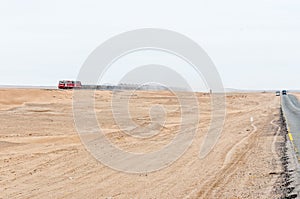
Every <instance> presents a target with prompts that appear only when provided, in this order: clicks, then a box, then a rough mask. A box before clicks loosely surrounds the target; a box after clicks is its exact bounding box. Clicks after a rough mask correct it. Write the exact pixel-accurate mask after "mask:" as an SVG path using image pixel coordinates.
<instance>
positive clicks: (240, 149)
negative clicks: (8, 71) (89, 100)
mask: <svg viewBox="0 0 300 199" xmlns="http://www.w3.org/2000/svg"><path fill="white" fill-rule="evenodd" d="M83 92H84V91H83ZM111 95H112V93H111V91H96V92H95V98H96V103H95V112H96V114H97V116H99V117H98V118H99V123H101V124H102V127H103V129H104V133H105V136H106V139H109V140H110V141H111V142H112V143H113V144H114V145H116V146H118V147H119V148H121V149H123V150H127V151H132V152H140V153H147V152H149V151H153V150H157V149H160V148H162V147H163V146H164V145H165V144H167V143H169V142H170V141H172V139H173V138H174V136H175V134H176V132H177V131H178V129H179V126H180V121H181V120H180V109H178V107H176V104H178V103H177V100H176V97H175V96H174V95H173V94H172V93H169V92H167V91H156V92H154V91H147V92H146V91H138V92H136V94H135V96H134V97H133V98H131V99H130V104H129V106H130V107H131V108H130V110H131V111H132V113H131V116H132V120H133V121H134V122H136V123H137V124H138V125H140V126H147V125H149V124H150V123H151V118H150V115H149V107H151V105H152V104H160V105H162V106H163V107H164V108H165V112H166V116H165V118H166V119H165V120H166V121H165V125H164V126H163V128H161V132H160V133H159V134H158V135H156V136H153V137H151V138H149V139H142V140H141V139H138V138H133V137H131V136H130V135H128V134H125V133H123V132H122V130H120V129H119V128H118V125H117V124H116V123H115V122H114V119H113V115H112V111H111V108H110V101H111ZM72 97H73V91H71V90H55V89H54V90H46V89H44V90H43V89H1V90H0V123H1V125H0V198H276V197H280V190H279V191H278V186H279V184H280V183H281V180H282V179H281V176H280V173H281V172H282V171H283V168H282V164H281V160H280V150H279V147H278V146H279V145H280V144H281V143H283V142H284V138H283V135H281V134H280V125H279V119H280V112H279V108H280V97H276V96H275V94H273V93H236V94H234V93H229V94H227V96H226V118H225V123H224V127H223V131H222V133H221V135H220V137H219V140H218V142H217V144H216V145H215V147H214V148H213V150H212V151H211V152H210V153H209V154H208V155H207V156H206V157H205V158H202V159H200V158H199V150H200V146H201V144H202V142H203V141H204V138H205V136H206V133H207V130H208V128H209V125H210V118H211V114H210V97H209V95H207V94H201V93H197V98H198V101H199V107H198V109H199V113H200V120H199V125H198V127H197V129H196V134H195V137H194V139H193V142H192V144H191V146H190V147H189V148H188V149H187V150H186V152H185V153H184V154H183V155H182V156H181V157H180V158H179V159H178V160H177V161H175V162H174V163H173V164H171V165H170V166H168V167H166V168H164V169H161V170H158V171H155V172H149V173H147V172H145V173H139V174H128V173H125V172H120V171H116V170H114V169H112V168H110V167H108V166H105V165H103V164H102V163H101V162H99V161H97V160H96V159H95V158H94V157H93V156H92V155H91V154H90V153H89V152H88V151H87V150H86V148H85V146H84V145H83V144H82V142H81V139H80V136H79V135H78V133H77V131H76V127H75V124H74V118H73V111H72ZM83 113H84V110H83ZM251 117H252V118H253V122H251V121H250V118H251Z"/></svg>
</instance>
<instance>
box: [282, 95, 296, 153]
mask: <svg viewBox="0 0 300 199" xmlns="http://www.w3.org/2000/svg"><path fill="white" fill-rule="evenodd" d="M281 103H282V109H283V112H284V115H285V117H286V120H287V124H288V128H289V131H290V133H291V135H292V139H293V143H294V145H295V147H296V148H297V149H298V151H299V149H300V102H299V100H298V99H297V98H296V97H295V96H294V95H291V94H289V95H283V96H282V100H281ZM297 156H298V158H299V154H297Z"/></svg>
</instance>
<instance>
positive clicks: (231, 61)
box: [0, 0, 300, 89]
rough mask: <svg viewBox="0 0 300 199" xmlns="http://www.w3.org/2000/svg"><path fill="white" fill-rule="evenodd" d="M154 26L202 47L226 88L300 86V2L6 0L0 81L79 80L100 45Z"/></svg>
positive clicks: (1, 2)
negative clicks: (83, 69)
mask: <svg viewBox="0 0 300 199" xmlns="http://www.w3.org/2000/svg"><path fill="white" fill-rule="evenodd" d="M149 27H150V28H164V29H170V30H173V31H177V32H179V33H182V34H184V35H186V36H188V37H189V38H191V39H192V40H194V41H196V42H197V43H198V44H200V45H201V46H202V47H203V48H204V50H205V51H206V52H207V53H208V55H209V56H210V57H211V59H212V60H213V62H214V63H215V65H216V67H217V69H218V70H219V73H220V75H221V78H222V80H223V83H224V86H225V87H227V88H240V89H283V88H287V89H299V88H300V81H299V78H298V77H299V74H300V67H299V66H300V1H299V0H251V1H250V0H248V1H243V0H226V1H224V0H218V1H217V0H190V1H179V0H163V1H162V0H151V1H145V0H126V1H121V0H119V1H117V0H110V1H96V0H95V1H91V0H85V1H83V0H82V1H76V0H72V1H71V0H70V1H65V0H61V1H39V0H26V1H24V0H0V85H56V84H57V82H58V80H59V79H75V78H76V77H77V74H78V71H79V69H80V67H81V65H82V64H83V62H84V60H85V59H86V58H87V56H88V55H89V53H91V52H92V51H93V50H94V49H95V48H96V47H97V46H98V45H100V44H101V43H102V42H104V41H105V40H107V39H109V38H110V37H112V36H114V35H117V34H119V33H122V32H125V31H129V30H133V29H138V28H149Z"/></svg>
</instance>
